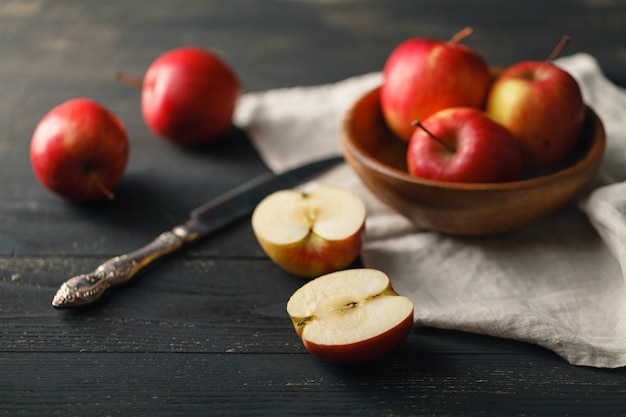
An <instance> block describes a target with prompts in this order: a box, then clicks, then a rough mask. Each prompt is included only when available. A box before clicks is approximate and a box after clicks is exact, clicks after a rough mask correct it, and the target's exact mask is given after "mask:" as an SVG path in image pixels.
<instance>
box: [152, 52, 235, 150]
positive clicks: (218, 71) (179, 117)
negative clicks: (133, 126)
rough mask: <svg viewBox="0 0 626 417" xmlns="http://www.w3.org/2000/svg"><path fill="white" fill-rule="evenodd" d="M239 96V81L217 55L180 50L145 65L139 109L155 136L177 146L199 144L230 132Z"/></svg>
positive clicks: (167, 53)
mask: <svg viewBox="0 0 626 417" xmlns="http://www.w3.org/2000/svg"><path fill="white" fill-rule="evenodd" d="M240 94H241V85H240V82H239V79H238V78H237V76H236V74H235V73H234V72H233V70H232V69H231V68H230V67H229V66H228V65H227V64H226V63H225V62H224V61H223V60H222V59H221V58H220V57H218V56H217V55H216V54H214V53H213V52H211V51H208V50H204V49H201V48H194V47H184V48H179V49H174V50H171V51H169V52H166V53H165V54H163V55H161V56H160V57H158V58H157V59H156V60H155V61H154V62H153V63H152V64H151V65H150V67H149V68H148V70H147V72H146V74H145V76H144V79H143V83H142V95H141V108H142V113H143V117H144V120H145V122H146V124H147V125H148V127H149V128H150V129H151V130H152V131H153V132H154V133H155V134H156V135H158V136H160V137H162V138H164V139H166V140H169V141H172V142H175V143H177V144H181V145H189V146H193V145H201V144H205V143H209V142H211V141H213V140H215V139H216V138H218V137H220V136H222V135H224V134H225V133H226V132H228V130H229V129H231V127H232V117H233V113H234V110H235V105H236V102H237V99H238V97H239V95H240Z"/></svg>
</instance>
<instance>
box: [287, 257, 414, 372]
mask: <svg viewBox="0 0 626 417" xmlns="http://www.w3.org/2000/svg"><path fill="white" fill-rule="evenodd" d="M287 313H288V314H289V316H290V318H291V321H292V323H293V326H294V329H295V330H296V333H297V334H298V336H299V337H300V338H301V339H302V342H303V344H304V346H305V348H306V349H307V350H308V351H309V352H310V353H311V354H312V355H314V356H316V357H318V358H320V359H323V360H326V361H329V362H339V363H354V362H366V361H371V360H374V359H377V358H380V357H382V356H384V355H386V354H388V353H389V352H391V351H392V350H394V349H395V348H396V347H398V346H399V345H400V344H401V343H402V342H403V341H404V340H405V339H406V338H407V337H408V335H409V333H410V332H411V329H412V328H413V314H414V307H413V302H412V301H411V300H410V299H409V298H407V297H403V296H400V295H399V294H398V293H397V292H396V291H395V290H394V289H393V287H392V285H391V283H390V281H389V277H388V276H387V275H386V274H385V273H383V272H381V271H378V270H375V269H370V268H356V269H347V270H343V271H338V272H334V273H331V274H327V275H323V276H321V277H319V278H316V279H314V280H312V281H309V282H308V283H307V284H305V285H303V286H302V287H300V289H298V290H297V291H296V292H295V293H294V294H293V295H292V296H291V298H290V299H289V301H288V303H287Z"/></svg>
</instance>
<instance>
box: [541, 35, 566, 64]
mask: <svg viewBox="0 0 626 417" xmlns="http://www.w3.org/2000/svg"><path fill="white" fill-rule="evenodd" d="M570 40H571V38H570V37H569V36H568V35H563V37H562V38H561V41H560V42H559V43H558V45H557V46H556V47H555V48H554V50H553V51H552V53H551V54H550V56H548V59H546V60H545V61H544V62H545V63H546V64H549V63H550V62H552V61H554V60H555V59H556V58H557V57H558V56H559V55H561V52H563V49H565V47H566V46H567V44H568V43H569V41H570Z"/></svg>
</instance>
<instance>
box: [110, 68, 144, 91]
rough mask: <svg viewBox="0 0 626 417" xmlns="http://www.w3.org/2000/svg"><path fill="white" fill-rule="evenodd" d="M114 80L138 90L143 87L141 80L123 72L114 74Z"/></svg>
mask: <svg viewBox="0 0 626 417" xmlns="http://www.w3.org/2000/svg"><path fill="white" fill-rule="evenodd" d="M115 78H117V79H118V80H119V81H121V82H123V83H125V84H127V85H129V86H131V87H134V88H138V89H139V90H141V89H142V87H143V84H142V82H141V80H139V79H137V78H135V77H133V76H132V75H130V74H127V73H125V72H124V71H118V72H117V74H115Z"/></svg>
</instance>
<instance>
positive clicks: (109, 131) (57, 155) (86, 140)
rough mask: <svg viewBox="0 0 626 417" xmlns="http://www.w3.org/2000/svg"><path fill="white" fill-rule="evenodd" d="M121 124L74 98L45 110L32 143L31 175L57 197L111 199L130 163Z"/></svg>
mask: <svg viewBox="0 0 626 417" xmlns="http://www.w3.org/2000/svg"><path fill="white" fill-rule="evenodd" d="M128 153H129V146H128V138H127V135H126V129H125V128H124V126H123V125H122V122H121V121H120V120H119V119H118V118H117V117H116V116H115V115H114V114H112V113H111V112H109V111H108V110H107V109H106V108H104V107H103V106H102V105H100V104H98V103H96V102H94V101H92V100H89V99H86V98H77V99H72V100H69V101H66V102H64V103H62V104H60V105H58V106H56V107H55V108H53V109H52V110H50V112H48V113H47V114H46V115H45V116H44V117H43V118H42V119H41V121H40V122H39V123H38V125H37V127H36V129H35V131H34V133H33V137H32V140H31V144H30V158H31V163H32V166H33V169H34V171H35V175H36V176H37V178H38V179H39V181H41V183H42V184H43V185H45V186H46V187H48V188H49V189H50V190H52V191H54V192H55V193H57V194H59V195H61V196H63V197H65V198H67V199H70V200H75V201H82V202H86V201H95V200H100V199H103V198H109V199H111V198H113V192H112V189H113V188H114V187H115V186H116V185H117V183H118V182H119V180H120V179H121V178H122V175H123V173H124V170H125V168H126V163H127V161H128Z"/></svg>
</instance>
